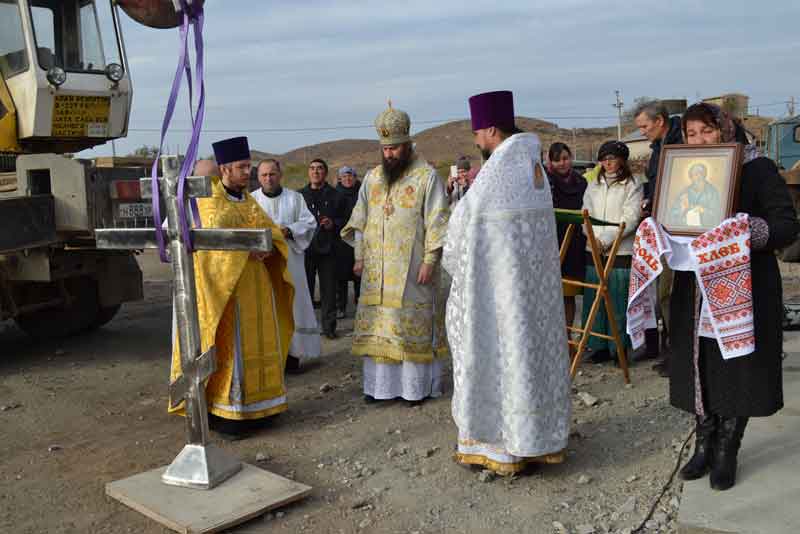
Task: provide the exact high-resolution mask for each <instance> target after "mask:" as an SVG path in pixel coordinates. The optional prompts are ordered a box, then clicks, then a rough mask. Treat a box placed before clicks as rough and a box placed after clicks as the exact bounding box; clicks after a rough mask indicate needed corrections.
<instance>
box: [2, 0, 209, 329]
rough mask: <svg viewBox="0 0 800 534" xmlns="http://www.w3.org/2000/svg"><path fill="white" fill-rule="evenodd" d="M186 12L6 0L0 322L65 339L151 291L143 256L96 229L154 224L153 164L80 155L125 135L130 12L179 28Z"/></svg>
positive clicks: (126, 4)
mask: <svg viewBox="0 0 800 534" xmlns="http://www.w3.org/2000/svg"><path fill="white" fill-rule="evenodd" d="M194 1H195V2H198V1H199V0H194ZM184 2H186V0H184ZM188 3H190V4H191V1H190V2H188ZM179 8H180V3H179V2H178V0H174V1H170V0H160V1H156V0H0V74H2V76H0V321H3V320H9V319H13V320H15V321H16V322H17V324H18V325H19V326H20V327H21V328H22V329H23V330H24V331H26V332H27V333H29V334H30V335H32V336H35V337H54V336H64V335H70V334H74V333H78V332H82V331H86V330H90V329H93V328H97V327H99V326H102V325H103V324H105V323H106V322H108V321H109V320H111V318H112V317H114V314H115V313H116V312H117V310H118V309H119V307H120V305H121V304H122V303H124V302H128V301H132V300H137V299H141V298H142V273H141V271H140V269H139V266H138V264H137V262H136V261H135V258H134V256H133V255H132V254H131V253H128V252H120V251H107V250H98V249H97V248H96V246H95V242H94V237H93V236H94V230H95V229H96V228H107V227H120V226H123V227H130V226H152V221H151V220H149V217H151V216H152V213H151V212H152V209H151V206H150V201H149V200H146V199H143V198H142V196H141V191H140V189H139V181H138V179H139V177H141V176H143V175H144V174H142V172H143V169H142V168H141V166H140V167H134V168H126V167H119V166H110V167H103V166H98V165H96V164H95V163H93V162H91V161H88V160H81V159H76V158H74V157H72V156H71V154H73V153H76V152H79V151H81V150H85V149H88V148H92V147H95V146H97V145H101V144H103V143H107V142H109V141H111V140H114V139H118V138H121V137H124V136H125V135H126V134H127V131H128V121H129V118H130V113H131V105H132V102H133V89H132V84H131V79H130V74H129V63H128V60H127V57H126V54H125V43H124V41H123V36H122V33H121V25H120V9H122V10H123V11H125V12H126V13H127V14H128V15H129V16H131V17H132V18H133V19H134V20H136V21H138V22H140V23H142V24H145V25H148V26H152V27H157V28H170V27H175V26H177V25H178V24H179V23H180V20H181V19H180V18H179V16H178V14H177V13H176V10H178V9H179Z"/></svg>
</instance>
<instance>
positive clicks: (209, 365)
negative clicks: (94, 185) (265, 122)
mask: <svg viewBox="0 0 800 534" xmlns="http://www.w3.org/2000/svg"><path fill="white" fill-rule="evenodd" d="M161 165H162V169H163V178H160V179H159V192H160V193H161V198H162V199H163V201H164V206H165V208H166V211H167V242H168V246H169V254H170V259H171V262H172V271H173V274H174V289H173V302H174V306H175V317H176V323H177V336H178V342H179V345H180V355H181V369H182V375H181V376H180V377H179V378H178V379H177V380H175V381H174V382H173V383H172V384H170V399H171V402H172V403H173V406H177V404H179V403H180V402H184V403H185V410H186V435H187V444H186V446H185V447H184V448H183V450H182V451H181V452H180V454H178V456H177V457H176V458H175V460H173V462H172V464H170V466H169V467H168V468H167V470H166V471H165V472H164V474H163V475H162V477H161V479H162V481H163V482H164V483H166V484H170V485H174V486H184V487H190V488H199V489H211V488H213V487H214V486H216V485H218V484H220V483H222V482H223V481H225V480H226V479H228V478H229V477H231V476H233V475H234V474H236V473H237V472H238V471H239V470H240V469H241V462H240V461H239V460H238V459H235V458H232V457H230V456H229V455H228V454H227V453H225V452H224V451H222V450H221V449H218V448H216V447H214V446H213V445H211V444H210V443H209V431H208V407H207V403H206V390H205V381H206V379H207V378H208V377H209V376H210V375H211V374H212V373H213V372H214V371H215V370H216V357H215V352H214V348H213V347H212V348H211V349H210V350H209V351H207V352H205V353H201V352H200V350H201V346H200V325H199V322H198V318H197V295H196V292H195V277H194V262H193V260H192V254H190V253H189V249H188V248H187V243H185V242H184V236H183V235H182V233H181V231H180V229H179V209H186V213H187V214H189V213H191V211H190V210H189V206H188V202H189V199H187V200H186V202H187V205H186V206H179V202H178V194H177V190H178V172H179V169H180V163H179V160H178V157H177V156H164V157H162V158H161ZM186 180H187V182H186V187H185V191H186V192H187V193H188V196H189V197H190V198H197V197H209V196H211V177H209V176H191V177H188V178H187V179H186ZM141 183H142V192H143V196H147V194H148V192H149V193H150V194H152V191H151V188H150V184H151V179H150V178H142V181H141ZM95 234H96V239H97V248H103V249H145V248H156V247H157V246H158V245H157V242H156V230H155V228H135V229H104V230H97V231H96V232H95ZM191 234H192V241H193V244H194V248H195V250H251V251H258V252H269V251H271V250H272V234H271V231H270V230H269V229H264V230H242V229H222V228H195V229H192V230H191Z"/></svg>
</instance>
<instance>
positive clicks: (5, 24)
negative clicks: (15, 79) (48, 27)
mask: <svg viewBox="0 0 800 534" xmlns="http://www.w3.org/2000/svg"><path fill="white" fill-rule="evenodd" d="M26 70H28V54H27V53H26V52H25V36H24V34H23V33H22V17H21V16H20V13H19V4H18V3H17V2H16V0H14V1H12V0H0V74H2V75H3V78H5V79H8V78H10V77H12V76H14V75H15V74H19V73H20V72H25V71H26Z"/></svg>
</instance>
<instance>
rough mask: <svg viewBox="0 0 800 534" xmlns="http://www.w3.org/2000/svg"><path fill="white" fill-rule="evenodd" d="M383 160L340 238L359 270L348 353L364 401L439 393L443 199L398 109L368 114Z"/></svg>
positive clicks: (440, 187)
mask: <svg viewBox="0 0 800 534" xmlns="http://www.w3.org/2000/svg"><path fill="white" fill-rule="evenodd" d="M375 126H376V128H377V130H378V135H379V137H380V142H381V146H382V151H383V163H382V164H381V165H379V166H378V167H375V168H374V169H372V170H371V171H370V172H369V173H368V174H367V175H366V177H365V178H364V182H363V184H362V186H361V189H360V191H359V194H358V200H357V202H356V205H355V207H354V208H353V213H352V215H351V216H350V220H349V222H348V223H347V225H346V226H345V227H344V229H343V230H342V238H343V239H344V240H345V242H347V243H348V244H350V245H351V246H353V248H354V250H355V267H354V271H355V274H356V275H358V276H361V296H360V298H359V301H358V309H357V311H356V319H355V332H354V334H353V354H354V355H356V356H363V358H364V359H363V362H364V363H363V368H364V398H365V400H366V401H367V402H372V401H374V400H376V399H377V400H387V399H394V398H398V397H399V398H402V399H405V400H407V401H409V402H411V403H413V404H417V403H420V402H422V401H424V400H425V399H426V398H428V397H437V396H440V395H441V394H442V373H443V358H445V357H447V355H448V354H449V351H448V348H447V340H446V338H445V333H444V309H445V295H444V292H443V287H442V284H441V269H440V266H439V261H440V259H441V254H442V246H443V244H444V239H445V232H446V229H447V220H448V216H449V207H448V202H447V194H446V191H445V186H444V182H442V180H441V179H440V178H439V177H438V176H437V174H436V171H435V170H434V168H433V167H431V165H429V164H428V163H427V162H426V161H425V160H423V159H422V158H421V157H420V156H419V155H417V154H416V153H415V152H414V148H413V146H412V144H411V137H410V136H409V130H410V126H411V124H410V119H409V117H408V115H407V114H406V113H405V112H402V111H399V110H395V109H393V108H392V107H391V104H390V105H389V109H387V110H386V111H384V112H383V113H381V115H379V116H378V118H377V119H376V121H375Z"/></svg>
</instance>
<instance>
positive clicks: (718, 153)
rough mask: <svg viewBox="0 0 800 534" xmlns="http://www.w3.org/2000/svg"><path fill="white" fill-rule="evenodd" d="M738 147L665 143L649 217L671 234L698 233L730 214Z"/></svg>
mask: <svg viewBox="0 0 800 534" xmlns="http://www.w3.org/2000/svg"><path fill="white" fill-rule="evenodd" d="M741 168H742V146H741V145H739V144H736V143H730V144H724V145H666V146H665V147H663V148H662V150H661V160H660V161H659V166H658V178H657V179H656V187H655V199H654V202H653V204H654V208H653V217H655V219H656V220H657V221H658V222H660V223H661V224H662V226H663V227H664V229H665V230H666V231H667V232H669V233H670V234H672V235H687V236H698V235H700V234H703V233H705V232H707V231H708V230H711V229H713V228H715V227H716V226H719V224H720V223H721V222H722V221H724V220H725V219H727V218H728V217H730V216H731V215H733V211H734V208H735V206H736V196H737V194H738V191H739V174H740V172H741Z"/></svg>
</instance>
